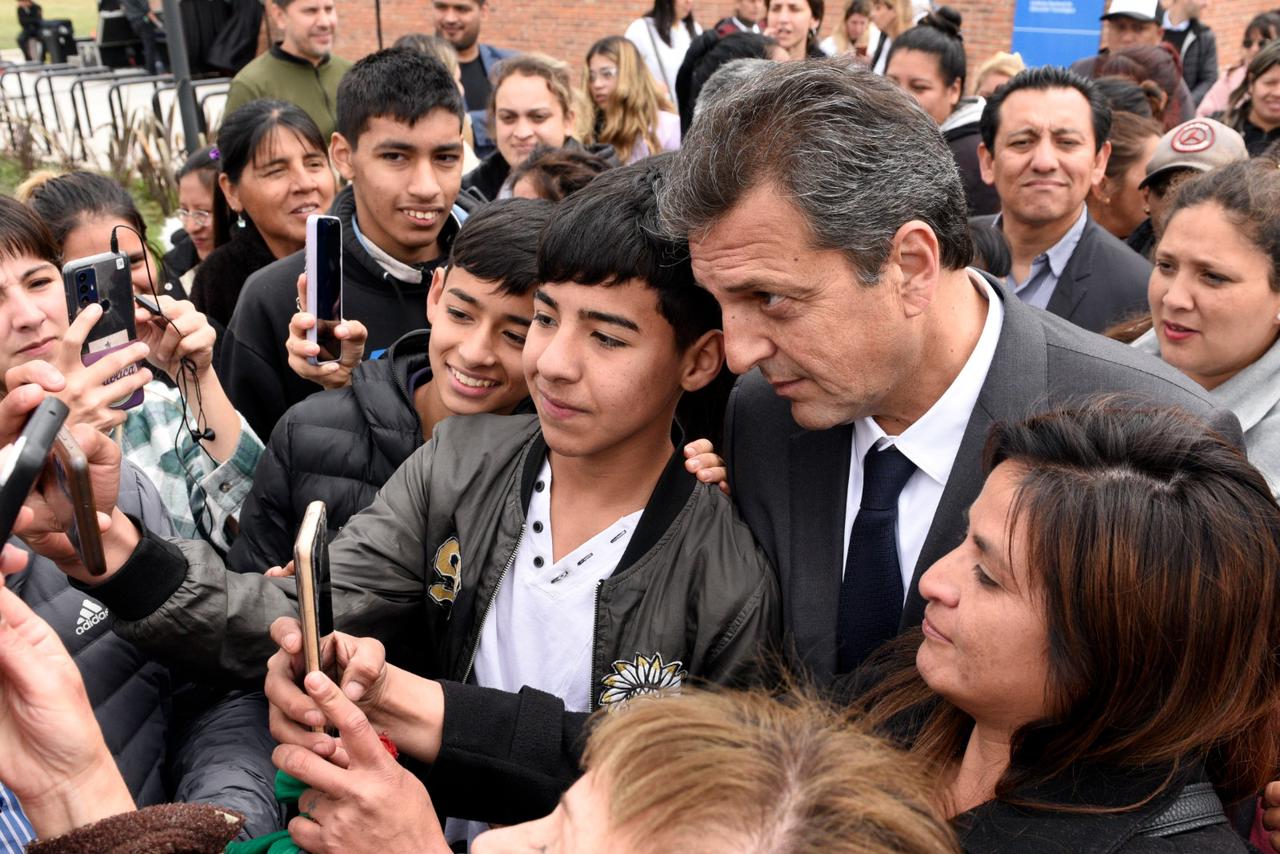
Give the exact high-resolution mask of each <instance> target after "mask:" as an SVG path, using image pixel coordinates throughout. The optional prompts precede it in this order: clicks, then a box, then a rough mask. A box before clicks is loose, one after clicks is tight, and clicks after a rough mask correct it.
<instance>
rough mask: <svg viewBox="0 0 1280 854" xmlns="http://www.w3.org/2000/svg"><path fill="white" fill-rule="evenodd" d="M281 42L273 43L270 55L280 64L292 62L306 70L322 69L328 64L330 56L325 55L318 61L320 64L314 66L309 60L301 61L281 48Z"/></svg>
mask: <svg viewBox="0 0 1280 854" xmlns="http://www.w3.org/2000/svg"><path fill="white" fill-rule="evenodd" d="M283 44H284V43H283V42H275V43H273V44H272V45H271V55H272V56H273V57H275V58H276V59H278V60H280V61H281V62H292V63H293V64H294V65H302V66H305V67H307V68H317V69H319V68H324V67H325V66H326V65H328V64H329V57H330V54H327V53H326V54H325V55H324V59H322V60H320V64H319V65H316V64H315V63H313V62H311V60H309V59H303V58H302V57H300V56H294V55H293V54H291V53H289V52H288V51H287V50H285V49H284V47H283Z"/></svg>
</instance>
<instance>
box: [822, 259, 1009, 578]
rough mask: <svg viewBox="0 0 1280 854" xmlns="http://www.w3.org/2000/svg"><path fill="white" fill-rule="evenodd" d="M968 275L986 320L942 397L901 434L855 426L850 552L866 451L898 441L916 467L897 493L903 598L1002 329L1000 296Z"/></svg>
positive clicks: (862, 423)
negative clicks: (978, 293)
mask: <svg viewBox="0 0 1280 854" xmlns="http://www.w3.org/2000/svg"><path fill="white" fill-rule="evenodd" d="M969 277H970V279H971V280H973V286H974V287H975V288H978V289H979V290H980V291H981V292H982V294H983V295H984V296H985V297H986V298H987V319H986V322H985V323H983V325H982V335H980V336H979V337H978V343H977V345H976V346H975V347H974V348H973V352H972V353H970V354H969V358H968V360H967V361H965V363H964V367H963V368H961V369H960V373H959V374H958V375H957V376H956V378H955V380H953V381H952V383H951V385H950V386H948V388H947V390H946V391H945V392H943V394H942V397H940V398H938V399H937V401H935V402H934V404H933V406H931V407H929V411H927V412H926V413H925V414H924V415H922V416H920V419H919V420H918V421H916V422H915V423H914V424H912V425H911V426H910V427H908V428H907V429H906V430H903V431H902V433H901V435H898V436H889V435H886V434H885V432H884V430H882V429H881V428H880V425H879V424H877V423H876V422H875V419H873V418H860V419H858V420H857V421H855V422H854V424H853V457H852V459H851V460H850V461H849V492H848V496H847V498H846V501H845V513H844V547H845V555H846V556H847V555H848V553H849V537H850V535H851V534H852V532H853V520H854V519H855V518H856V517H857V515H858V509H859V508H860V507H861V505H862V460H863V458H864V457H865V456H866V455H867V451H868V450H870V449H871V448H872V446H874V447H876V448H877V449H883V448H886V447H888V446H890V445H896V446H897V448H898V450H899V451H901V452H902V453H903V454H904V455H905V456H906V457H907V459H909V460H911V462H913V463H915V465H916V470H915V472H914V473H912V475H911V477H910V479H909V480H907V485H906V486H905V487H903V489H902V492H901V493H899V495H898V528H897V541H898V564H899V567H900V569H901V570H902V590H903V594H904V596H905V594H906V591H908V590H910V589H911V579H912V577H913V576H914V575H915V569H916V561H918V560H919V559H920V552H921V550H922V549H923V548H924V541H925V538H926V537H927V536H928V535H929V527H930V526H931V525H932V524H933V514H934V513H936V512H937V510H938V502H939V501H941V500H942V491H943V490H944V489H946V486H947V478H948V477H950V476H951V466H952V465H953V464H954V463H955V460H956V454H957V453H958V452H959V451H960V443H961V441H962V440H963V439H964V431H965V427H967V426H968V424H969V416H970V415H971V414H972V413H973V407H974V406H976V405H977V403H978V395H979V394H980V393H981V391H982V385H983V383H985V382H986V381H987V371H989V370H990V369H991V360H992V358H993V357H994V356H995V353H996V343H997V342H998V341H999V340H1000V329H1001V327H1002V326H1003V325H1004V304H1003V303H1001V302H1000V297H999V296H997V295H996V293H995V291H994V290H993V289H992V288H991V286H990V285H989V284H987V282H986V280H985V279H983V278H982V277H981V276H979V275H977V274H976V273H974V272H972V271H970V273H969ZM841 572H842V573H843V568H842V569H841Z"/></svg>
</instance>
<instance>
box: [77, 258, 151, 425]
mask: <svg viewBox="0 0 1280 854" xmlns="http://www.w3.org/2000/svg"><path fill="white" fill-rule="evenodd" d="M62 281H63V288H64V290H65V292H66V297H67V317H68V318H70V319H71V320H75V319H76V315H78V314H79V313H80V312H81V311H82V310H84V309H85V308H86V307H87V306H90V305H94V304H96V305H98V306H99V307H101V309H102V317H101V318H100V319H99V320H98V322H97V323H95V324H94V326H93V329H92V331H91V332H90V333H89V334H88V335H87V336H86V337H85V340H84V345H83V349H82V352H81V360H82V361H83V363H84V364H85V365H91V364H93V363H94V362H96V361H98V360H99V359H102V358H103V357H105V356H107V355H108V354H110V353H113V352H116V351H117V350H121V349H123V348H125V347H127V346H129V343H130V342H132V341H134V340H135V339H136V338H137V337H138V332H137V328H136V327H135V325H134V319H133V299H132V298H133V279H132V276H131V268H130V265H129V258H128V256H127V255H125V254H124V253H123V252H103V253H101V254H99V255H90V256H89V257H87V258H77V259H75V260H74V261H70V262H68V263H67V265H66V266H64V267H63V268H62ZM138 368H139V366H138V365H137V364H136V363H130V364H129V365H126V366H125V367H124V368H123V369H122V370H121V371H119V372H118V373H116V374H113V375H112V376H111V377H109V378H108V380H107V382H111V381H113V380H115V379H117V378H119V377H124V376H128V375H129V374H132V373H134V372H136V371H137V370H138ZM140 403H142V389H141V388H139V389H136V390H132V392H131V393H130V394H129V395H128V396H126V397H124V398H123V399H121V400H118V401H115V402H114V403H112V406H113V407H114V408H116V409H131V408H132V407H135V406H137V405H139V404H140Z"/></svg>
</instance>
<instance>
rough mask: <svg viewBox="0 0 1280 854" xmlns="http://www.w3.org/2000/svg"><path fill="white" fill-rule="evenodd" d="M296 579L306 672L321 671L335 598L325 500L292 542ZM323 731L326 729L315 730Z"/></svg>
mask: <svg viewBox="0 0 1280 854" xmlns="http://www.w3.org/2000/svg"><path fill="white" fill-rule="evenodd" d="M293 568H294V575H293V577H294V579H295V581H296V582H297V585H298V620H299V621H300V622H301V623H302V652H303V657H304V659H305V660H306V664H307V673H310V672H311V671H313V670H320V669H322V668H321V660H320V641H321V639H322V638H324V637H325V635H328V634H332V632H333V597H332V594H331V592H330V587H329V531H328V525H327V524H326V508H325V503H324V502H323V501H312V502H311V503H310V504H308V505H307V512H306V513H305V514H304V515H303V517H302V526H301V527H300V528H299V529H298V538H297V539H296V540H294V542H293ZM312 730H314V731H315V732H324V727H312Z"/></svg>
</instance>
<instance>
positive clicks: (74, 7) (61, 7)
mask: <svg viewBox="0 0 1280 854" xmlns="http://www.w3.org/2000/svg"><path fill="white" fill-rule="evenodd" d="M36 2H37V3H39V4H40V8H41V9H42V10H43V11H44V18H45V20H46V21H52V20H56V19H58V18H70V19H71V24H72V26H73V27H75V31H76V35H77V36H91V35H93V34H94V32H95V31H96V30H97V29H98V4H97V3H96V2H94V0H36ZM17 39H18V4H17V3H14V2H12V0H4V2H3V3H0V47H5V48H10V47H12V48H17V46H18V41H17Z"/></svg>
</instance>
